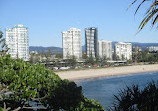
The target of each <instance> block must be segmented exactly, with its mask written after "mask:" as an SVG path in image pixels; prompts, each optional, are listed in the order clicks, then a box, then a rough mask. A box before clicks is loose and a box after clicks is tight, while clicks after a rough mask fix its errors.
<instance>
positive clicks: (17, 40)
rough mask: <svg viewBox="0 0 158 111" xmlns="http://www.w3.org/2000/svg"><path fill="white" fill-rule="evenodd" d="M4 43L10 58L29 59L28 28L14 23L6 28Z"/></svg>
mask: <svg viewBox="0 0 158 111" xmlns="http://www.w3.org/2000/svg"><path fill="white" fill-rule="evenodd" d="M6 44H7V45H8V48H9V51H8V54H10V55H11V57H12V58H20V59H23V60H25V61H28V60H29V37H28V28H27V27H25V26H23V25H15V26H14V27H13V28H10V29H6Z"/></svg>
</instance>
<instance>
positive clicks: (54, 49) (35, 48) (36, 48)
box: [29, 41, 158, 53]
mask: <svg viewBox="0 0 158 111" xmlns="http://www.w3.org/2000/svg"><path fill="white" fill-rule="evenodd" d="M116 43H117V41H113V42H112V48H113V49H114V46H115V44H116ZM128 43H132V45H133V46H140V47H141V48H142V50H145V49H146V48H147V47H150V46H158V43H139V42H128ZM48 49H52V52H53V53H63V49H62V48H61V47H53V46H52V47H42V46H30V47H29V50H30V51H38V52H42V51H44V52H46V51H47V50H48ZM85 50H86V47H85V45H83V46H82V51H83V52H85Z"/></svg>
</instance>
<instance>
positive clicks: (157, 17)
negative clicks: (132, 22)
mask: <svg viewBox="0 0 158 111" xmlns="http://www.w3.org/2000/svg"><path fill="white" fill-rule="evenodd" d="M138 1H140V0H134V1H133V2H132V4H131V5H130V6H132V5H133V4H135V3H136V2H138ZM146 2H148V4H149V2H150V6H149V8H148V9H147V10H146V14H145V18H144V19H143V20H142V22H141V23H140V25H139V27H138V32H140V31H141V30H142V29H143V28H144V26H146V24H147V23H148V22H149V21H150V20H151V25H152V27H153V26H154V25H155V24H156V23H157V21H158V13H157V12H158V8H157V6H158V1H157V0H141V2H140V4H139V5H138V7H137V9H136V11H135V14H136V13H137V12H138V10H139V8H140V7H141V6H142V5H144V3H146Z"/></svg>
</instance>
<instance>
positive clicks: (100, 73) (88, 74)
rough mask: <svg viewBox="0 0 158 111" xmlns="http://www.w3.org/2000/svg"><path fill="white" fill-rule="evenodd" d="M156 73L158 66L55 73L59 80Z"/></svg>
mask: <svg viewBox="0 0 158 111" xmlns="http://www.w3.org/2000/svg"><path fill="white" fill-rule="evenodd" d="M154 71H158V64H151V65H134V66H122V67H109V68H101V69H87V70H77V71H75V70H74V71H61V72H55V73H56V74H57V75H59V77H60V78H61V79H68V80H81V79H91V78H100V77H110V76H121V75H129V74H136V73H144V72H154Z"/></svg>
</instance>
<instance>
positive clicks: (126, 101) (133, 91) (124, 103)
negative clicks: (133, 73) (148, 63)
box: [111, 82, 158, 111]
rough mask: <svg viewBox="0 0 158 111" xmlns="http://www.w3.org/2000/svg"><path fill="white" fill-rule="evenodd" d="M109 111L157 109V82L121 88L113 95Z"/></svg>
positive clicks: (154, 110)
mask: <svg viewBox="0 0 158 111" xmlns="http://www.w3.org/2000/svg"><path fill="white" fill-rule="evenodd" d="M111 111H158V84H155V82H150V83H149V84H148V85H147V86H146V87H145V88H139V87H138V85H133V86H132V87H127V88H126V89H124V90H121V91H120V93H119V96H116V95H115V101H114V106H113V107H112V108H111Z"/></svg>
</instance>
